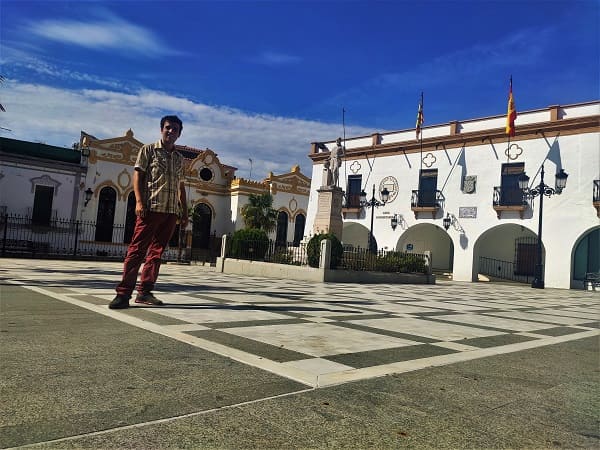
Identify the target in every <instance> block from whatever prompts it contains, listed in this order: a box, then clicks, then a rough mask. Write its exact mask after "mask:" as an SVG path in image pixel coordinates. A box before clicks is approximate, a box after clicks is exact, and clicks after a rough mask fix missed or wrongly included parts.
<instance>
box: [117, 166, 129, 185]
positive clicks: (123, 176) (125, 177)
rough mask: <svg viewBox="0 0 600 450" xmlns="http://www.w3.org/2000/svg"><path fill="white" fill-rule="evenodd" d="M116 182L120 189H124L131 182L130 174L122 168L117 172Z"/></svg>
mask: <svg viewBox="0 0 600 450" xmlns="http://www.w3.org/2000/svg"><path fill="white" fill-rule="evenodd" d="M117 183H119V187H120V188H121V189H125V188H127V187H128V186H129V183H131V175H129V172H127V170H125V169H123V172H121V173H120V174H119V176H118V177H117Z"/></svg>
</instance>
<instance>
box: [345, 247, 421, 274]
mask: <svg viewBox="0 0 600 450" xmlns="http://www.w3.org/2000/svg"><path fill="white" fill-rule="evenodd" d="M338 269H346V270H360V271H374V272H400V273H426V272H427V256H426V255H423V254H420V253H405V252H397V251H392V250H378V251H377V252H372V251H370V250H369V249H367V248H361V247H346V248H345V249H344V254H343V256H342V261H341V262H340V264H339V265H338Z"/></svg>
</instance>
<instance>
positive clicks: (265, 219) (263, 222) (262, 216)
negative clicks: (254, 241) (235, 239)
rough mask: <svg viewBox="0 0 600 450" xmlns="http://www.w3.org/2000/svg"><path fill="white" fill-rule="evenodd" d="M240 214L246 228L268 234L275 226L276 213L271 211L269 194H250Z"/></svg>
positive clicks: (271, 200) (271, 202)
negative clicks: (256, 229) (263, 231)
mask: <svg viewBox="0 0 600 450" xmlns="http://www.w3.org/2000/svg"><path fill="white" fill-rule="evenodd" d="M241 214H242V218H243V219H244V223H245V225H246V228H258V229H261V230H265V231H266V232H267V233H268V232H269V231H271V230H273V229H274V228H275V225H276V224H277V211H275V210H274V209H273V196H272V195H271V194H250V195H249V196H248V203H247V204H246V205H244V206H243V207H242V210H241Z"/></svg>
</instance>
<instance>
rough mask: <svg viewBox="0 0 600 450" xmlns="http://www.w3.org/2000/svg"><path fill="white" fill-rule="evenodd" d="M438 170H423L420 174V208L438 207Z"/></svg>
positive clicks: (418, 202)
mask: <svg viewBox="0 0 600 450" xmlns="http://www.w3.org/2000/svg"><path fill="white" fill-rule="evenodd" d="M437 174H438V171H437V169H423V170H421V172H420V174H419V194H418V199H417V206H418V207H432V206H437V202H436V194H437Z"/></svg>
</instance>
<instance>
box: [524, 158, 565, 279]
mask: <svg viewBox="0 0 600 450" xmlns="http://www.w3.org/2000/svg"><path fill="white" fill-rule="evenodd" d="M540 175H541V176H540V184H538V185H537V186H534V187H532V188H530V187H529V177H528V176H527V174H525V173H523V174H522V175H521V176H520V177H519V187H520V188H521V189H523V194H524V195H525V196H527V197H529V198H535V197H540V208H539V213H538V240H537V249H536V264H535V273H534V278H533V282H532V283H531V287H532V288H536V289H544V264H543V263H542V218H543V211H544V196H546V197H551V196H553V195H554V194H559V195H560V193H561V192H562V190H563V189H564V188H565V186H566V185H567V177H568V176H569V175H568V174H567V173H565V171H564V170H563V169H560V171H559V172H558V173H557V174H556V176H555V187H554V188H552V187H550V186H548V185H547V184H544V164H542V171H541V172H540Z"/></svg>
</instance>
